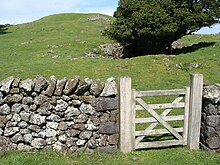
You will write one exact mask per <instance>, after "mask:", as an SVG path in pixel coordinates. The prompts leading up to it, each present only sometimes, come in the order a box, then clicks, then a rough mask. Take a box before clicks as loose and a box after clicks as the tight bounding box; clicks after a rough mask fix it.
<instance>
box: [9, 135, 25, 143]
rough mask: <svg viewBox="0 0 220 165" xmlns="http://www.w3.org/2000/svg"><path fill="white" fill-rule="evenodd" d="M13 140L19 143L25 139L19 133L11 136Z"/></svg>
mask: <svg viewBox="0 0 220 165" xmlns="http://www.w3.org/2000/svg"><path fill="white" fill-rule="evenodd" d="M11 141H12V142H14V143H19V142H23V141H24V139H23V136H22V135H21V134H19V133H18V134H16V135H14V136H13V137H12V138H11Z"/></svg>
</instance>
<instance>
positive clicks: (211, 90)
mask: <svg viewBox="0 0 220 165" xmlns="http://www.w3.org/2000/svg"><path fill="white" fill-rule="evenodd" d="M203 98H206V99H208V100H211V102H213V103H215V104H216V103H218V102H219V101H220V85H219V84H215V85H210V86H204V87H203Z"/></svg>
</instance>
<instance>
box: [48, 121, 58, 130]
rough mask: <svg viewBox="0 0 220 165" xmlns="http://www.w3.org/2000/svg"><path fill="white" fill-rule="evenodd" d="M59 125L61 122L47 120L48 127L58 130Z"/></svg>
mask: <svg viewBox="0 0 220 165" xmlns="http://www.w3.org/2000/svg"><path fill="white" fill-rule="evenodd" d="M58 125H59V124H58V123H56V122H47V125H46V127H47V128H51V129H54V130H56V129H57V128H58Z"/></svg>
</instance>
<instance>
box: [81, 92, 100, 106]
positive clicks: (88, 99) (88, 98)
mask: <svg viewBox="0 0 220 165" xmlns="http://www.w3.org/2000/svg"><path fill="white" fill-rule="evenodd" d="M80 100H82V101H83V102H84V103H86V104H91V105H92V106H93V107H95V106H96V98H95V96H91V95H89V96H81V97H80Z"/></svg>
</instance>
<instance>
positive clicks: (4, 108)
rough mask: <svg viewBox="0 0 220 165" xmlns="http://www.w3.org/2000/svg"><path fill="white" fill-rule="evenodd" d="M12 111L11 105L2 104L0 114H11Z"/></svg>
mask: <svg viewBox="0 0 220 165" xmlns="http://www.w3.org/2000/svg"><path fill="white" fill-rule="evenodd" d="M10 112H11V110H10V107H9V106H8V105H7V104H4V105H2V106H0V115H9V114H10Z"/></svg>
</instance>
